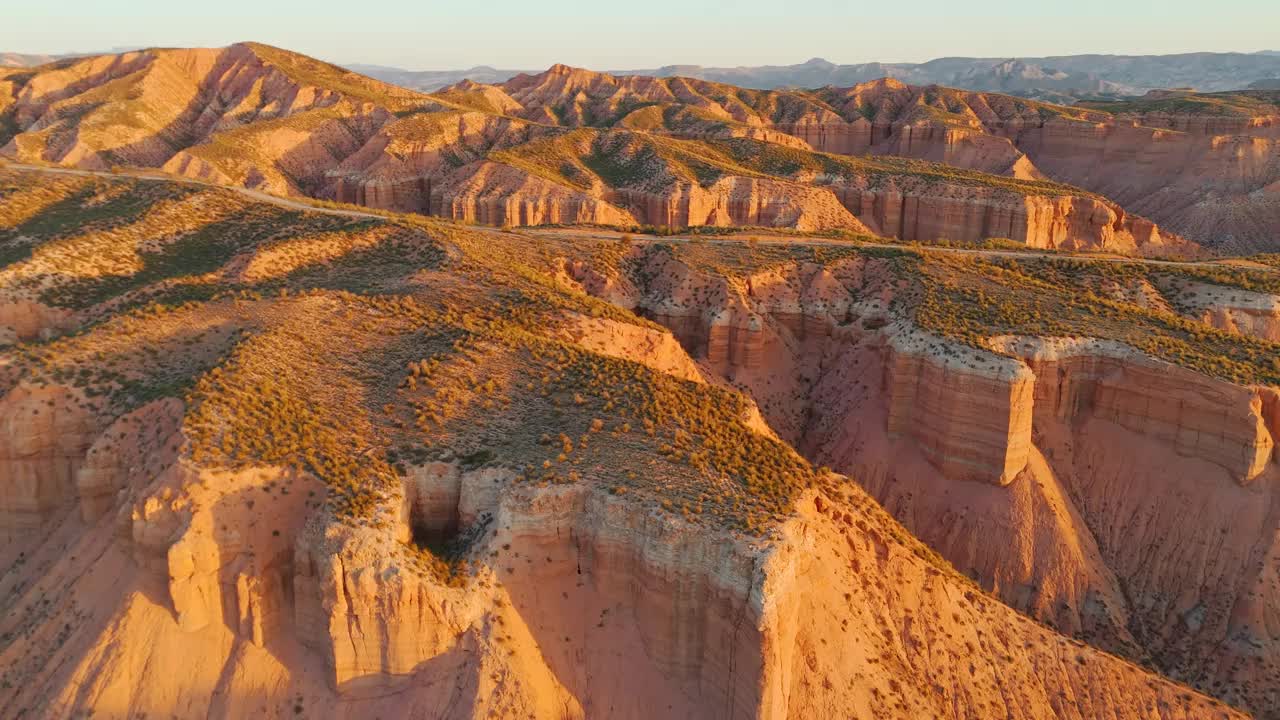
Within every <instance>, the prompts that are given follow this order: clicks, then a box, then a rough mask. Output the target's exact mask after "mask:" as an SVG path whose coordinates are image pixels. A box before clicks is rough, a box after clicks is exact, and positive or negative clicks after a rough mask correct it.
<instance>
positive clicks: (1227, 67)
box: [0, 48, 1280, 103]
mask: <svg viewBox="0 0 1280 720" xmlns="http://www.w3.org/2000/svg"><path fill="white" fill-rule="evenodd" d="M120 49H121V48H115V49H113V52H115V51H119V50H120ZM65 57H72V55H25V54H21V53H0V67H23V66H29V65H40V64H43V63H46V62H51V61H53V60H57V59H60V58H65ZM345 67H347V68H348V69H350V70H353V71H355V72H358V73H361V74H364V75H368V76H370V77H373V78H376V79H378V80H382V81H383V82H387V83H391V84H393V85H399V86H401V87H405V88H409V89H412V90H419V91H423V92H432V91H435V90H439V89H441V88H444V87H448V86H450V85H454V84H457V83H459V82H461V81H463V80H472V81H474V82H479V83H489V84H492V83H501V82H505V81H506V80H508V79H510V78H512V77H515V76H516V75H519V74H521V73H524V72H528V73H536V72H538V70H511V69H506V70H504V69H499V68H494V67H491V66H488V65H478V66H476V67H472V68H468V69H465V70H405V69H402V68H396V67H388V66H385V65H367V64H361V63H353V64H346V65H345ZM608 72H610V73H611V74H613V75H649V76H654V77H675V76H681V77H690V78H696V79H699V80H710V81H714V82H721V83H728V84H731V85H737V86H740V87H747V88H755V89H763V90H771V89H775V88H816V87H823V86H828V85H830V86H835V87H849V86H852V85H856V84H858V83H863V82H867V81H870V80H876V79H879V78H883V77H891V78H894V79H896V80H901V81H902V82H905V83H910V84H913V85H946V86H948V87H956V88H963V89H966V90H980V91H984V92H1000V93H1006V94H1010V95H1018V96H1021V97H1028V98H1034V99H1037V100H1045V101H1048V102H1057V103H1072V102H1075V101H1076V100H1078V99H1081V98H1097V97H1098V96H1103V97H1105V96H1117V95H1141V94H1143V93H1145V92H1146V91H1148V90H1152V89H1160V88H1190V89H1194V90H1198V91H1201V92H1219V91H1223V90H1239V89H1243V88H1248V87H1251V86H1252V87H1271V86H1272V85H1273V83H1274V82H1276V81H1278V80H1280V51H1277V50H1263V51H1261V52H1256V53H1238V52H1231V53H1209V52H1200V53H1183V54H1178V55H1058V56H1052V57H1024V58H968V57H944V58H937V59H935V60H930V61H928V62H923V63H880V62H871V63H858V64H854V65H839V64H836V63H832V62H829V61H827V60H824V59H822V58H813V59H812V60H809V61H807V62H803V63H799V64H797V65H757V66H740V67H718V68H717V67H704V66H702V65H665V66H663V67H659V68H644V69H637V70H611V71H608ZM1255 83H1259V84H1257V85H1255Z"/></svg>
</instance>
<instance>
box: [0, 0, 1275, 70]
mask: <svg viewBox="0 0 1280 720" xmlns="http://www.w3.org/2000/svg"><path fill="white" fill-rule="evenodd" d="M13 4H14V5H17V6H18V7H11V8H6V9H3V10H0V52H21V53H42V54H44V53H48V54H56V53H68V52H96V51H104V50H110V49H113V48H132V47H150V46H156V45H161V46H168V47H192V46H222V45H227V44H230V43H233V42H237V41H241V40H256V41H259V42H265V43H269V44H272V45H277V46H280V47H284V48H288V49H290V50H295V51H298V52H303V53H306V54H308V55H313V56H315V57H320V58H323V59H325V60H330V61H333V62H337V63H343V64H351V63H366V64H377V65H389V66H394V67H401V68H406V69H412V70H437V69H457V68H467V67H471V66H474V65H492V66H495V67H499V68H510V69H541V68H545V67H547V66H549V65H552V64H554V63H557V62H563V63H566V64H570V65H576V66H581V67H589V68H594V69H599V70H607V69H642V68H653V67H659V66H662V65H669V64H697V65H712V66H734V65H765V64H780V65H785V64H793V63H798V62H803V61H805V60H808V59H809V58H813V57H822V58H825V59H827V60H830V61H832V62H836V63H858V62H870V61H876V60H879V61H885V62H919V61H923V60H928V59H931V58H935V57H944V56H980V57H1026V56H1043V55H1068V54H1078V53H1116V54H1164V53H1177V52H1194V51H1218V52H1224V51H1242V52H1253V51H1256V50H1264V49H1280V47H1277V46H1280V2H1278V1H1277V0H1217V1H1216V2H1212V3H1207V2H1203V0H1162V1H1160V2H1155V1H1151V2H1148V1H1147V0H1069V1H1063V0H1057V1H1048V0H982V1H981V2H975V1H974V0H969V1H968V2H957V1H956V0H912V1H911V2H883V1H879V2H861V3H855V2H850V1H848V0H846V1H845V2H835V1H832V0H804V2H797V1H795V0H792V1H790V2H783V1H780V0H738V1H737V2H719V3H714V2H704V1H701V0H644V1H643V2H628V3H626V4H617V3H609V2H607V0H595V1H593V2H587V1H584V0H483V2H465V1H462V2H460V1H458V0H453V1H452V2H440V1H439V0H378V1H377V2H365V3H355V2H350V1H349V0H348V1H347V2H342V3H338V2H330V1H329V0H306V1H304V0H277V1H273V2H269V1H268V0H215V1H214V2H198V3H192V2H184V1H182V0H177V1H175V0H128V1H127V2H125V1H124V0H115V1H108V0H58V2H56V3H54V2H23V3H16V2H15V3H13Z"/></svg>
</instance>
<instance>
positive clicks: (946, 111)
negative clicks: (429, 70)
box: [455, 66, 1280, 252]
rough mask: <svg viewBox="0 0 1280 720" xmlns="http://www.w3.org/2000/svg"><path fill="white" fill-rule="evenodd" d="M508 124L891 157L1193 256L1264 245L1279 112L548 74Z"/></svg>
mask: <svg viewBox="0 0 1280 720" xmlns="http://www.w3.org/2000/svg"><path fill="white" fill-rule="evenodd" d="M479 90H483V92H484V93H485V94H486V95H487V96H488V97H491V98H492V97H495V96H496V95H498V94H499V93H500V94H501V99H500V100H498V101H497V102H500V103H501V104H502V105H503V107H504V109H505V112H507V113H509V114H513V115H518V116H520V117H524V118H528V119H536V120H538V121H540V122H547V123H551V124H558V125H566V126H570V127H578V126H596V127H611V126H618V127H633V128H644V129H647V130H657V131H665V132H672V133H676V134H680V135H689V136H698V137H701V136H716V137H725V136H728V137H751V138H758V139H764V140H768V141H771V142H779V143H782V144H786V145H793V146H794V145H795V144H796V140H799V141H801V142H802V143H803V146H807V147H809V148H812V149H814V150H818V151H821V152H830V153H837V154H846V155H864V154H871V155H896V156H903V157H910V158H916V159H922V160H929V161H933V162H939V163H945V164H947V165H952V166H958V167H963V168H968V169H973V170H979V171H983V172H988V173H995V174H1000V175H1009V176H1013V177H1019V178H1027V179H1037V178H1040V179H1043V178H1050V179H1053V180H1055V181H1058V182H1062V183H1069V184H1071V185H1074V186H1077V187H1080V188H1085V189H1087V190H1089V191H1092V192H1095V193H1099V194H1101V195H1104V196H1106V197H1107V198H1109V199H1110V200H1112V201H1114V202H1116V203H1118V204H1119V205H1121V206H1123V207H1124V208H1125V209H1127V210H1128V211H1129V212H1131V213H1136V214H1140V215H1143V216H1146V217H1149V218H1151V219H1153V220H1154V221H1156V222H1158V223H1160V224H1161V225H1163V226H1165V227H1166V228H1167V230H1168V231H1171V232H1173V233H1178V234H1181V235H1185V236H1187V237H1189V238H1191V239H1192V240H1195V241H1197V242H1200V243H1202V244H1204V245H1209V246H1213V247H1220V248H1223V249H1225V250H1228V251H1231V252H1256V251H1258V250H1263V249H1272V250H1274V249H1275V238H1274V232H1273V229H1274V228H1275V227H1276V225H1277V223H1278V222H1280V214H1278V213H1280V201H1278V200H1277V190H1276V188H1277V183H1280V159H1278V158H1280V146H1278V145H1277V142H1280V136H1278V135H1277V133H1280V130H1278V128H1280V106H1278V105H1277V93H1276V92H1274V91H1265V90H1261V91H1248V92H1236V93H1214V94H1203V95H1201V94H1196V93H1170V94H1160V93H1154V94H1153V95H1152V96H1150V97H1147V98H1143V99H1139V100H1134V101H1125V102H1115V103H1108V104H1095V105H1093V106H1089V105H1088V104H1083V105H1081V106H1075V107H1062V106H1057V105H1050V104H1046V103H1040V102H1035V101H1032V100H1026V99H1023V98H1017V97H1011V96H1008V95H1000V94H996V93H989V92H974V91H968V90H957V89H953V88H947V87H939V86H936V85H930V86H914V85H906V84H903V83H901V82H899V81H897V80H893V79H888V78H886V79H881V80H876V81H872V82H867V83H862V84H859V85H855V86H852V87H847V88H836V87H825V88H821V89H816V90H812V91H763V90H746V89H742V88H737V87H734V86H731V85H723V84H720V83H714V82H708V81H705V80H693V79H688V78H678V77H677V78H650V77H639V76H622V77H615V76H611V75H607V74H603V73H594V72H590V71H586V70H580V69H574V68H568V67H565V66H556V67H553V68H551V69H550V70H549V71H547V72H546V73H542V74H540V75H536V76H535V75H521V76H517V77H515V78H512V79H511V80H508V81H507V82H506V83H503V84H502V85H499V86H479V85H474V84H467V83H464V84H462V85H460V86H457V87H456V88H455V92H456V93H458V94H467V93H472V94H474V93H476V92H477V91H479Z"/></svg>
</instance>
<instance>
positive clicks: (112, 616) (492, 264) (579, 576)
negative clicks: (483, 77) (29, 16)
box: [0, 43, 1280, 720]
mask: <svg viewBox="0 0 1280 720" xmlns="http://www.w3.org/2000/svg"><path fill="white" fill-rule="evenodd" d="M1016 71H1018V70H1017V69H1016V68H1012V69H1009V72H1016ZM497 74H498V75H500V74H501V73H497ZM656 75H658V76H643V75H622V74H616V75H615V74H605V73H596V72H591V71H587V70H582V69H578V68H573V67H569V66H565V65H556V66H553V67H552V68H550V69H549V70H547V71H546V72H542V73H537V74H518V75H515V76H513V77H511V78H510V79H507V80H505V81H502V82H495V83H493V84H483V83H479V82H474V81H471V80H464V81H462V82H459V83H456V84H454V85H451V86H448V87H445V88H442V89H440V90H438V91H435V92H431V93H424V92H418V91H415V90H410V89H405V88H401V87H396V86H392V85H389V84H386V83H383V82H380V81H378V80H375V79H372V78H370V77H365V76H362V75H358V74H355V73H352V72H349V71H347V70H344V69H342V68H339V67H336V66H333V65H329V64H327V63H323V62H321V61H318V60H315V59H312V58H309V57H306V56H304V55H299V54H296V53H292V52H288V51H285V50H281V49H279V48H274V47H270V46H266V45H261V44H257V43H240V44H236V45H232V46H229V47H226V48H215V49H148V50H138V51H129V52H124V53H119V54H113V55H97V56H87V57H74V58H59V59H56V60H53V61H52V62H49V63H45V64H41V65H38V66H34V67H13V68H9V67H4V68H0V708H4V710H3V711H2V712H0V715H3V716H5V717H14V718H37V717H39V718H44V717H82V716H87V715H89V714H92V715H95V716H98V717H139V716H175V717H244V716H246V715H253V716H266V717H333V718H365V717H383V716H387V717H390V716H404V715H409V716H424V717H448V718H480V717H516V716H522V717H525V716H527V717H534V718H594V717H619V718H637V719H640V718H651V717H673V718H690V719H692V718H771V719H772V718H805V717H819V716H821V717H826V716H831V717H837V716H839V717H857V718H901V719H902V720H908V719H909V718H918V717H951V718H966V719H973V720H978V719H979V718H989V717H1005V718H1020V719H1021V718H1025V719H1027V720H1032V719H1039V718H1064V719H1079V720H1084V719H1085V718H1096V717H1107V718H1113V719H1114V720H1128V719H1129V718H1133V719H1134V720H1137V719H1139V718H1141V719H1142V720H1151V719H1153V718H1161V719H1166V718H1167V719H1170V720H1182V719H1186V720H1191V719H1193V718H1194V719H1197V720H1198V719H1200V718H1237V717H1239V718H1243V717H1258V718H1267V717H1274V716H1276V715H1277V714H1280V684H1278V683H1277V680H1276V678H1277V677H1280V636H1278V635H1277V630H1276V628H1277V627H1280V622H1278V621H1280V547H1278V546H1277V544H1276V538H1277V537H1280V512H1277V510H1276V508H1277V504H1276V503H1277V499H1276V498H1273V495H1274V493H1275V488H1276V487H1277V486H1280V450H1278V449H1277V447H1276V444H1277V441H1278V440H1280V261H1278V260H1277V256H1276V255H1274V254H1267V253H1266V252H1265V251H1268V250H1271V251H1274V250H1276V249H1277V247H1278V246H1277V245H1276V244H1275V242H1276V237H1275V233H1274V229H1275V228H1276V227H1280V215H1278V214H1276V208H1278V207H1280V204H1277V197H1280V196H1277V195H1276V189H1277V188H1278V187H1280V175H1277V172H1280V163H1278V162H1277V158H1278V157H1280V146H1278V145H1277V143H1280V101H1278V99H1277V96H1276V94H1275V91H1271V90H1265V89H1258V90H1249V91H1233V92H1224V93H1197V92H1191V91H1185V90H1157V91H1153V92H1150V93H1148V94H1147V95H1145V96H1140V97H1130V98H1124V99H1106V100H1103V99H1099V98H1094V99H1092V100H1087V101H1081V102H1078V103H1076V104H1074V105H1071V106H1059V105H1050V104H1046V103H1043V102H1038V101H1034V100H1029V99H1026V98H1021V97H1014V96H1011V95H1000V94H995V93H990V92H979V91H970V90H957V89H952V88H947V87H941V86H937V85H909V84H904V83H902V82H899V81H898V80H895V79H892V78H887V77H886V78H881V79H877V80H872V81H870V82H865V83H862V84H858V85H853V86H850V87H832V86H828V87H822V88H817V89H812V90H750V89H745V88H742V87H737V86H733V85H726V84H722V83H717V82H711V81H707V80H700V79H695V78H690V77H678V76H666V75H665V74H663V73H658V74H656ZM495 79H496V78H495ZM1246 255H1247V257H1245V256H1246Z"/></svg>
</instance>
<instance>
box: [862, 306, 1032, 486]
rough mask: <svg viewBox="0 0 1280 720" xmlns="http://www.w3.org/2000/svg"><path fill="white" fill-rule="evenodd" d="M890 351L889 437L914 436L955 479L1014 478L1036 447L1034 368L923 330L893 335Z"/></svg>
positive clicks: (992, 480) (1005, 480)
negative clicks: (1033, 442)
mask: <svg viewBox="0 0 1280 720" xmlns="http://www.w3.org/2000/svg"><path fill="white" fill-rule="evenodd" d="M888 352H889V353H890V355H891V358H890V360H889V362H888V363H887V365H886V367H887V377H886V378H885V384H886V386H887V389H888V395H889V401H888V406H889V416H888V433H889V436H890V437H891V438H901V437H910V438H912V439H913V440H914V441H915V442H916V444H917V445H918V446H919V448H920V450H921V451H922V452H923V453H924V455H925V457H926V458H927V459H928V460H929V462H930V463H932V464H933V465H934V466H935V467H937V468H938V469H939V470H940V471H941V472H942V473H943V474H944V475H946V476H947V477H948V478H951V479H954V480H973V481H977V482H985V483H990V484H993V485H1008V484H1009V483H1011V482H1013V481H1014V479H1015V478H1016V477H1017V476H1018V474H1019V473H1021V472H1022V470H1023V469H1024V468H1025V467H1026V465H1027V460H1028V452H1029V450H1030V448H1031V419H1032V396H1033V388H1034V385H1035V376H1034V375H1032V373H1031V371H1030V370H1028V369H1027V367H1026V366H1025V365H1023V364H1022V363H1020V362H1018V361H1017V360H1013V359H1010V358H1002V357H998V356H995V355H992V354H990V353H983V352H980V351H977V350H972V349H970V348H966V347H961V346H957V345H955V344H952V343H949V342H948V341H946V340H944V339H942V338H938V337H935V336H931V335H929V334H927V333H922V332H919V331H915V332H906V333H900V334H895V335H893V336H892V339H891V340H890V342H889V344H888Z"/></svg>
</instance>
